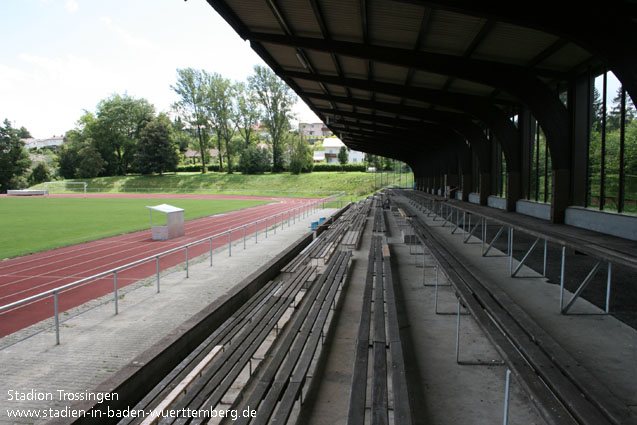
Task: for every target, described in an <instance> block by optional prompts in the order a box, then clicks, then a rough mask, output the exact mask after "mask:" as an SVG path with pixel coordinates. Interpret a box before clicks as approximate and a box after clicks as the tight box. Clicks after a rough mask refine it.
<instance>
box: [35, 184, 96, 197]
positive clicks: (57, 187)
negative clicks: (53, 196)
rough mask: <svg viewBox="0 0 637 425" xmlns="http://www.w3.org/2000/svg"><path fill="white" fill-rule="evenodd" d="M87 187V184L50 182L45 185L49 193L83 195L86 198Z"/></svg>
mask: <svg viewBox="0 0 637 425" xmlns="http://www.w3.org/2000/svg"><path fill="white" fill-rule="evenodd" d="M87 187H88V184H87V183H85V182H48V183H46V184H45V185H44V189H45V190H46V191H48V192H49V193H83V194H84V196H85V197H86V188H87Z"/></svg>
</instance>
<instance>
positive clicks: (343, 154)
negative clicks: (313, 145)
mask: <svg viewBox="0 0 637 425" xmlns="http://www.w3.org/2000/svg"><path fill="white" fill-rule="evenodd" d="M348 160H349V155H348V153H347V147H345V146H341V148H340V149H339V150H338V162H339V163H340V164H341V165H345V164H347V161H348Z"/></svg>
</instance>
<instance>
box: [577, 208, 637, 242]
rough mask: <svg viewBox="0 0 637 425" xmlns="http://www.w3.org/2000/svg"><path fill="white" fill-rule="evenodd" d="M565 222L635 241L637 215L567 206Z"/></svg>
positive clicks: (636, 235) (636, 236)
mask: <svg viewBox="0 0 637 425" xmlns="http://www.w3.org/2000/svg"><path fill="white" fill-rule="evenodd" d="M565 222H566V224H568V225H571V226H575V227H581V228H584V229H588V230H593V231H595V232H601V233H606V234H609V235H613V236H619V237H620V238H625V239H630V240H633V241H637V217H636V216H630V215H626V214H618V213H613V212H608V211H597V210H593V209H589V208H583V207H568V208H567V209H566V218H565Z"/></svg>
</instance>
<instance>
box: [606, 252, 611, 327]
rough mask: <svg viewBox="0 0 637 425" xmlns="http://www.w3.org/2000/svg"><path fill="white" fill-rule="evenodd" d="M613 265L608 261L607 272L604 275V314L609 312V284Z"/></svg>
mask: <svg viewBox="0 0 637 425" xmlns="http://www.w3.org/2000/svg"><path fill="white" fill-rule="evenodd" d="M612 269H613V266H612V264H611V263H608V273H607V275H606V314H608V313H610V284H611V278H612Z"/></svg>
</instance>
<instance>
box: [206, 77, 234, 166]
mask: <svg viewBox="0 0 637 425" xmlns="http://www.w3.org/2000/svg"><path fill="white" fill-rule="evenodd" d="M205 75H206V85H207V89H208V93H207V96H206V103H205V108H206V109H207V111H208V115H209V117H210V122H211V124H212V128H213V129H214V132H215V134H216V135H217V138H218V142H219V160H220V161H221V157H222V155H221V151H222V149H221V143H222V142H223V143H224V145H225V154H226V159H227V161H228V162H227V163H228V174H232V155H233V153H234V152H233V151H234V149H232V146H230V144H231V141H232V138H233V137H234V135H235V133H236V132H237V124H236V122H237V118H236V117H237V115H238V113H237V108H236V107H235V104H234V100H235V96H236V93H237V90H236V88H235V86H234V84H232V82H231V81H230V80H229V79H227V78H224V77H222V76H221V75H220V74H217V73H216V72H215V73H213V74H205ZM219 164H220V170H221V168H222V167H223V164H222V163H221V162H220V163H219Z"/></svg>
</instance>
